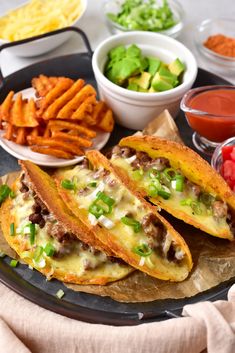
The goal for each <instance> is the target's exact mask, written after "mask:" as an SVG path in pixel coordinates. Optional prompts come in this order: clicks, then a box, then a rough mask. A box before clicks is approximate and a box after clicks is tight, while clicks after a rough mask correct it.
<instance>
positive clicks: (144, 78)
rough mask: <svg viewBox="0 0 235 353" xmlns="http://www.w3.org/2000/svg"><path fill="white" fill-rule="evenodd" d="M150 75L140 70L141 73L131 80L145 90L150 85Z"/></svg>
mask: <svg viewBox="0 0 235 353" xmlns="http://www.w3.org/2000/svg"><path fill="white" fill-rule="evenodd" d="M151 77H152V76H151V75H150V73H149V72H146V71H144V72H142V74H141V75H140V76H138V77H136V78H135V79H134V80H133V81H132V82H134V83H137V85H138V86H139V87H140V88H142V89H145V90H147V89H148V88H149V86H150V80H151Z"/></svg>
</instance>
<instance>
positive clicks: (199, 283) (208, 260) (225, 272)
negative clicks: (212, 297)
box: [0, 111, 235, 303]
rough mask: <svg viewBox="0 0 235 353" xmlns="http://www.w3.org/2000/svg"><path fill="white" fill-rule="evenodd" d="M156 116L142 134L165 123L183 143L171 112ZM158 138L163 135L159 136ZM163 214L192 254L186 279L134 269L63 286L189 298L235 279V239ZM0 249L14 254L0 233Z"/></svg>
mask: <svg viewBox="0 0 235 353" xmlns="http://www.w3.org/2000/svg"><path fill="white" fill-rule="evenodd" d="M164 117H165V118H164ZM158 118H159V117H157V118H156V119H155V120H154V121H153V126H154V128H153V126H152V125H151V124H150V125H149V126H148V127H147V128H146V129H145V130H144V133H145V134H146V131H147V133H148V132H150V134H154V135H158V129H159V128H160V131H161V127H162V126H163V125H164V131H166V133H167V134H168V135H167V136H169V139H172V140H175V141H178V142H179V141H180V142H182V141H181V140H179V139H180V135H179V134H178V132H177V128H176V126H175V124H174V120H173V119H172V118H171V116H170V114H169V113H168V112H167V111H165V112H163V113H162V114H161V119H158ZM171 120H172V121H173V123H172V121H171ZM176 135H177V137H176ZM161 137H163V136H162V135H161ZM164 137H166V136H164ZM17 174H18V172H17V173H11V174H9V175H7V176H5V177H2V179H1V180H0V184H1V182H3V183H6V182H7V183H11V182H12V181H13V180H14V179H15V177H16V175H17ZM163 216H164V217H165V218H167V219H168V221H169V222H170V223H171V224H172V225H173V227H174V228H175V229H176V230H177V231H178V232H179V233H180V234H181V235H182V236H183V237H184V239H185V241H186V243H187V244H188V246H189V248H190V251H191V253H192V257H193V263H194V266H193V270H192V272H191V274H190V276H189V277H188V278H187V279H186V280H185V281H183V282H180V283H173V282H168V281H161V280H158V279H156V278H153V277H150V276H148V275H146V274H144V273H142V272H139V271H135V272H134V273H132V274H131V275H130V276H128V277H127V278H125V279H122V280H120V281H117V282H114V283H111V284H108V285H106V286H96V285H87V286H86V285H68V284H65V285H67V287H68V288H70V289H73V290H75V291H80V292H86V293H91V294H96V295H100V296H109V297H111V298H113V299H114V300H117V301H120V302H129V303H131V302H148V301H153V300H157V299H170V298H174V299H179V298H184V297H191V296H193V295H195V294H198V293H200V292H203V291H205V290H208V289H210V288H212V287H214V286H216V285H218V284H220V283H222V282H225V281H227V280H229V279H231V278H233V277H234V278H235V242H229V241H228V240H222V239H219V238H215V237H212V236H210V235H207V234H205V233H203V232H201V231H200V230H198V229H196V228H193V227H191V226H189V225H187V224H185V223H183V222H181V221H179V220H177V219H175V218H174V217H171V216H169V215H167V214H166V213H164V214H163ZM0 250H1V251H3V252H5V253H6V254H7V255H9V256H11V257H15V256H16V254H15V252H14V251H13V250H12V249H11V248H10V247H9V245H8V244H7V243H6V241H5V240H4V237H3V235H2V233H1V232H0Z"/></svg>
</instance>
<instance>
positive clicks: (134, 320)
mask: <svg viewBox="0 0 235 353" xmlns="http://www.w3.org/2000/svg"><path fill="white" fill-rule="evenodd" d="M41 73H43V74H45V75H49V76H53V75H55V76H60V75H61V76H67V77H71V78H74V79H76V78H78V77H81V78H83V79H85V80H86V81H87V82H90V83H92V84H93V85H94V86H96V82H95V79H94V76H93V72H92V67H91V60H90V54H87V53H83V54H73V55H67V56H62V57H59V58H55V59H50V60H46V61H43V62H40V63H37V64H34V65H31V66H29V67H27V68H24V69H22V70H20V71H17V72H15V73H13V74H11V75H9V76H8V77H6V78H5V79H4V82H3V85H2V87H1V90H0V102H1V101H2V100H3V99H4V97H5V96H6V94H7V93H8V92H9V91H10V90H14V91H16V92H17V91H20V90H22V89H25V88H27V87H29V86H30V82H31V79H32V77H35V76H38V75H39V74H41ZM214 84H228V82H227V81H225V80H223V79H222V78H220V77H218V76H215V75H213V74H211V73H209V72H207V71H205V70H202V69H199V71H198V76H197V80H196V82H195V84H194V86H195V87H197V86H203V85H214ZM176 123H177V125H178V127H179V129H180V131H181V134H182V137H183V140H184V142H185V144H186V145H188V146H190V147H192V148H193V145H192V140H191V136H192V130H191V129H190V128H189V127H188V125H187V122H186V120H185V118H184V116H183V114H182V112H181V113H180V114H179V116H178V117H177V119H176ZM132 133H133V131H132V130H128V129H123V128H122V127H119V126H116V127H115V130H114V131H113V133H112V135H111V138H110V140H109V142H108V146H112V145H114V144H115V143H117V142H118V141H119V140H120V138H121V137H123V136H127V135H130V134H132ZM0 156H1V157H0V174H1V175H4V174H6V173H8V172H10V171H13V170H16V169H18V164H17V160H16V159H15V158H14V157H12V156H10V155H9V154H8V153H7V152H5V151H4V150H3V149H2V148H0ZM9 262H10V258H8V257H5V258H4V259H0V281H1V282H2V283H4V284H5V285H7V286H8V287H9V288H11V289H12V290H14V291H15V292H17V293H18V294H20V295H22V296H23V297H25V298H27V299H29V300H30V301H32V302H34V303H36V304H38V305H40V306H42V307H44V308H46V309H49V310H51V311H54V312H56V313H59V314H62V315H65V316H68V317H71V318H74V319H78V320H82V321H87V322H92V323H102V324H112V325H137V324H140V323H146V322H151V321H160V320H164V319H167V318H170V317H175V316H177V315H180V313H181V311H182V307H183V306H184V305H186V304H192V303H195V302H198V301H202V300H211V301H214V300H218V299H225V298H226V295H227V291H228V289H229V287H230V286H231V284H232V283H233V280H230V281H228V282H226V283H223V284H221V285H219V286H217V287H215V288H213V289H211V290H209V291H206V292H203V293H201V294H198V295H196V296H194V297H192V298H186V299H177V300H157V301H154V302H150V303H136V304H126V303H119V302H116V301H114V300H112V299H110V298H108V297H100V296H96V295H91V294H86V293H79V292H74V291H72V290H70V289H68V288H66V287H64V285H63V284H62V283H61V282H59V281H57V280H52V281H50V282H47V281H46V280H45V277H44V276H42V275H41V274H40V273H39V272H37V271H32V270H30V269H29V268H28V266H26V265H22V264H20V265H18V267H17V268H12V267H10V266H9ZM61 288H62V289H63V291H64V292H65V296H64V297H63V299H62V300H59V299H57V297H56V296H55V294H56V293H57V291H58V290H59V289H61Z"/></svg>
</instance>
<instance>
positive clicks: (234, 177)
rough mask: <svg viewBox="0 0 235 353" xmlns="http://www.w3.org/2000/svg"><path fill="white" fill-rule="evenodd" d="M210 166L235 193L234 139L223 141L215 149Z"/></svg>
mask: <svg viewBox="0 0 235 353" xmlns="http://www.w3.org/2000/svg"><path fill="white" fill-rule="evenodd" d="M211 165H212V167H213V168H214V169H215V170H216V171H217V172H218V173H220V174H221V175H222V177H223V178H224V179H225V181H226V182H227V183H228V185H229V186H230V187H231V189H232V190H233V191H234V192H235V137H231V138H229V139H227V140H225V141H224V142H222V143H221V144H219V145H218V146H217V147H216V149H215V151H214V153H213V155H212V158H211Z"/></svg>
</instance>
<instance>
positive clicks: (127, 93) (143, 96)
mask: <svg viewBox="0 0 235 353" xmlns="http://www.w3.org/2000/svg"><path fill="white" fill-rule="evenodd" d="M137 36H138V37H139V38H140V37H142V38H144V37H146V36H148V37H152V38H153V39H157V38H161V39H163V38H164V41H166V42H168V43H170V44H174V45H175V46H178V48H180V49H181V51H182V52H184V53H185V54H186V55H187V57H188V58H189V61H190V65H191V71H192V72H191V75H190V77H189V78H188V80H185V81H184V82H182V83H181V84H180V85H179V86H177V87H175V88H172V89H170V90H168V91H164V92H156V93H145V92H143V93H142V92H135V91H131V90H127V89H126V88H123V87H120V86H118V85H116V84H114V83H113V82H111V81H110V80H109V79H108V78H106V77H105V76H104V74H103V72H102V71H101V69H100V67H99V63H98V58H99V54H100V51H101V49H102V48H103V47H105V46H108V44H110V43H112V42H114V44H115V42H116V41H118V40H120V39H122V38H128V37H130V38H133V42H135V37H137ZM136 42H137V45H138V40H136ZM114 47H115V45H114ZM92 66H93V71H94V72H95V74H96V75H97V77H98V79H99V80H100V83H101V84H103V85H104V86H105V87H106V88H108V89H110V91H112V92H115V93H117V94H119V95H120V96H124V97H128V98H130V99H131V98H134V99H139V100H145V101H148V100H150V101H151V100H153V99H156V97H159V98H160V97H161V99H162V100H164V98H166V99H169V98H170V97H171V96H172V95H174V97H176V96H178V95H179V96H180V95H182V93H184V91H185V89H186V88H187V86H188V85H189V84H190V82H191V81H192V79H193V80H194V79H195V78H196V75H197V63H196V59H195V58H194V56H193V54H192V53H191V51H190V50H189V49H188V48H186V47H185V46H184V45H183V44H182V43H180V42H178V41H177V40H176V39H173V38H171V37H167V36H165V35H163V34H160V33H152V32H143V31H132V32H126V33H121V34H116V35H113V36H112V37H109V38H107V39H106V40H104V41H103V42H101V43H100V44H99V45H98V47H97V48H96V49H95V52H94V54H93V57H92ZM186 70H187V69H186Z"/></svg>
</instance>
